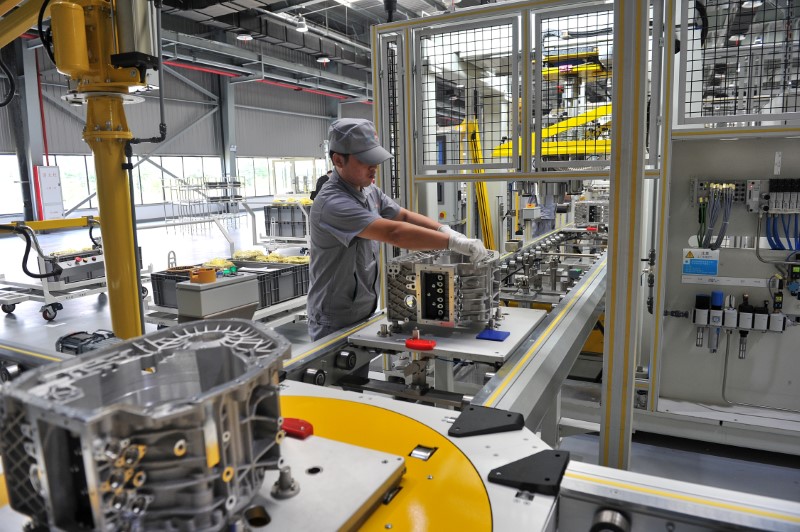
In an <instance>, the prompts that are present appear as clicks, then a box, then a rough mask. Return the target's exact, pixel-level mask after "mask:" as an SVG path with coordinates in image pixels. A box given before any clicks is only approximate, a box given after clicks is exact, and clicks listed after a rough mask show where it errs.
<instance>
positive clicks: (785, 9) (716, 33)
mask: <svg viewBox="0 0 800 532" xmlns="http://www.w3.org/2000/svg"><path fill="white" fill-rule="evenodd" d="M684 16H685V17H686V18H685V20H688V21H689V25H688V28H687V30H686V31H685V35H686V43H685V45H684V46H681V49H682V50H681V53H682V61H681V64H682V67H683V68H684V73H683V74H684V76H685V81H686V85H685V94H684V104H685V105H684V118H685V119H686V120H688V121H690V122H691V121H694V122H725V121H726V120H724V118H727V117H736V116H744V115H751V116H753V115H755V116H758V115H765V116H766V115H778V116H771V118H772V119H784V120H785V119H795V120H797V119H800V116H797V115H795V116H794V117H792V116H791V115H788V116H787V114H789V113H797V112H799V111H800V104H798V90H800V2H798V1H797V0H768V1H738V0H737V1H727V0H726V1H721V0H707V1H706V2H699V1H695V2H688V5H687V7H686V11H685V12H684ZM780 115H784V116H783V117H780ZM710 117H720V118H722V119H716V120H715V119H709V118H710ZM693 119H694V120H693Z"/></svg>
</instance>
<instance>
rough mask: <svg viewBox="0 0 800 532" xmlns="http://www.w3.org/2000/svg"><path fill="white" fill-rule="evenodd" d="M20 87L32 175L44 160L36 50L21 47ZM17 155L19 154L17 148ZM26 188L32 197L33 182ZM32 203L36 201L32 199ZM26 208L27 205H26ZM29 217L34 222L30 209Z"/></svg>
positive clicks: (28, 158)
mask: <svg viewBox="0 0 800 532" xmlns="http://www.w3.org/2000/svg"><path fill="white" fill-rule="evenodd" d="M22 69H23V76H22V87H21V89H22V90H21V92H22V95H23V97H24V100H23V101H24V105H25V116H24V117H23V121H24V123H25V138H26V139H27V140H28V146H27V147H28V149H27V152H26V153H25V157H26V159H27V161H26V163H27V164H26V167H27V170H28V172H30V173H29V174H28V175H30V176H32V175H33V167H34V166H43V165H44V163H45V160H44V134H43V133H42V116H43V115H42V109H41V107H40V106H41V105H44V102H40V101H39V84H38V79H37V77H38V76H39V73H38V71H37V69H36V50H35V49H30V48H27V47H23V49H22ZM17 153H20V151H19V147H18V149H17ZM26 188H27V190H28V193H29V194H31V195H33V192H34V186H33V181H32V180H30V181H29V182H28V183H23V191H24V190H25V189H26ZM33 199H34V201H38V200H37V199H35V198H33ZM26 208H27V205H26ZM32 211H33V212H32V213H31V216H30V217H29V216H28V215H27V214H26V216H25V219H26V220H36V219H37V218H34V216H35V215H34V213H35V212H36V209H32Z"/></svg>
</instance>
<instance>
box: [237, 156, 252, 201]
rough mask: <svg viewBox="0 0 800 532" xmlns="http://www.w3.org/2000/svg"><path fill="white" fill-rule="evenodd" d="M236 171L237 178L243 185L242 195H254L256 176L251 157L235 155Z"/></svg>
mask: <svg viewBox="0 0 800 532" xmlns="http://www.w3.org/2000/svg"><path fill="white" fill-rule="evenodd" d="M236 172H237V173H238V174H239V175H238V177H239V180H240V181H241V182H242V184H243V185H244V195H245V196H246V197H248V198H250V197H253V196H255V195H256V181H255V177H256V176H255V170H254V168H253V159H252V158H250V157H237V158H236Z"/></svg>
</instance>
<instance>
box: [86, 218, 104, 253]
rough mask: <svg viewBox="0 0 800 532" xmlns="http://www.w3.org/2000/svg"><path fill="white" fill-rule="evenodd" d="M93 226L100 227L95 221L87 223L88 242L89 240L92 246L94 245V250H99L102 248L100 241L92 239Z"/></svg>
mask: <svg viewBox="0 0 800 532" xmlns="http://www.w3.org/2000/svg"><path fill="white" fill-rule="evenodd" d="M95 225H96V226H97V227H100V223H99V222H98V221H97V220H91V221H89V240H91V241H92V244H94V245H95V247H96V248H98V249H100V248H102V247H103V243H102V242H101V241H99V240H96V239H95V238H94V234H93V231H94V227H95Z"/></svg>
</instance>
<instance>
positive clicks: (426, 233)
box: [358, 209, 450, 250]
mask: <svg viewBox="0 0 800 532" xmlns="http://www.w3.org/2000/svg"><path fill="white" fill-rule="evenodd" d="M403 211H405V212H407V213H409V214H411V215H413V216H415V217H419V218H421V219H422V220H427V221H428V224H429V225H432V226H433V227H425V226H422V225H421V224H415V223H412V222H405V221H398V220H387V219H385V218H379V219H377V220H375V221H373V222H372V223H370V224H369V225H368V226H367V227H366V228H365V229H364V230H363V231H361V232H360V233H359V234H358V236H360V237H361V238H366V239H368V240H378V241H380V242H385V243H387V244H391V245H393V246H397V247H399V248H403V249H411V250H431V249H447V247H448V243H449V241H450V239H449V237H448V236H447V235H446V234H444V233H441V232H439V231H437V230H436V228H437V227H439V224H437V223H436V222H434V221H433V220H431V219H430V218H427V217H425V216H422V215H420V214H416V213H412V212H410V211H407V210H405V209H403V210H402V211H401V213H400V216H402V215H403ZM400 216H398V218H399V217H400Z"/></svg>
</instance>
